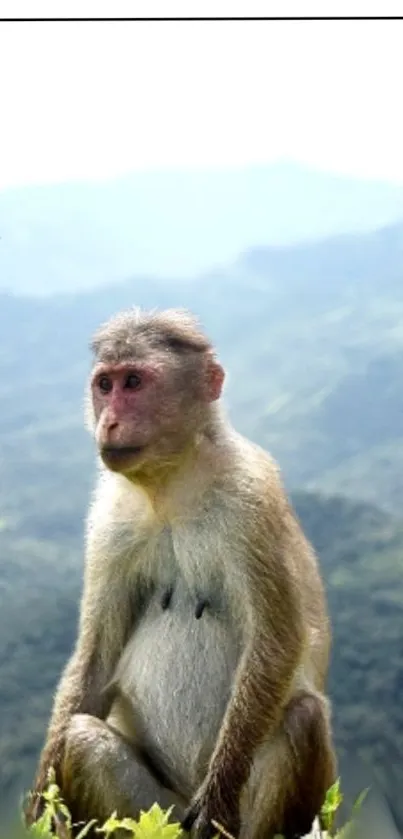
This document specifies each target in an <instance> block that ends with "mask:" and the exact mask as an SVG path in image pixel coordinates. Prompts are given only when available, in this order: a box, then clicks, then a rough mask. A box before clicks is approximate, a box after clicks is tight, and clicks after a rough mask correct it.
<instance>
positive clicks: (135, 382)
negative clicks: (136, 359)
mask: <svg viewBox="0 0 403 839" xmlns="http://www.w3.org/2000/svg"><path fill="white" fill-rule="evenodd" d="M140 384H141V378H140V376H138V375H137V373H129V375H128V376H127V378H126V381H125V387H127V388H129V389H130V390H134V389H135V388H136V387H139V385H140Z"/></svg>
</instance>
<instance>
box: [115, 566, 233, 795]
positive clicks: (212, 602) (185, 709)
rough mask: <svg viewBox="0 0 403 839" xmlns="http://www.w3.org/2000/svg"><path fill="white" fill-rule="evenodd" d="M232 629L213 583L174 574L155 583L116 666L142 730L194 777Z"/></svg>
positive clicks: (225, 684) (217, 706)
mask: <svg viewBox="0 0 403 839" xmlns="http://www.w3.org/2000/svg"><path fill="white" fill-rule="evenodd" d="M239 635H240V627H239V625H237V624H236V622H235V621H233V619H232V618H231V613H230V609H229V605H228V603H227V602H226V599H225V596H224V595H223V591H222V589H221V588H220V586H219V585H218V584H216V585H215V583H214V580H212V581H211V583H209V584H208V585H207V586H206V585H204V586H203V588H201V587H200V586H195V585H193V586H192V585H189V582H188V581H187V580H185V579H184V578H183V577H182V576H181V575H180V574H179V573H177V574H176V575H175V577H172V578H171V579H170V580H164V581H163V582H160V583H158V584H156V585H155V588H154V591H153V594H152V596H150V599H149V601H148V603H147V606H146V608H145V609H144V612H143V616H142V618H141V620H140V622H139V623H138V625H137V626H136V628H135V630H134V632H133V635H132V637H131V639H130V641H129V643H128V645H127V647H126V649H125V650H124V653H123V655H122V658H121V661H120V663H119V666H118V671H117V677H118V681H119V684H120V686H121V688H122V690H123V691H124V693H125V695H126V697H128V698H129V699H130V700H131V701H132V703H133V706H134V707H135V709H137V710H138V711H139V712H140V714H141V718H142V721H143V725H144V726H145V728H146V730H147V732H148V736H151V738H152V741H153V742H154V743H155V745H156V746H157V747H158V750H159V751H161V752H162V753H163V754H165V755H167V756H169V759H170V761H173V765H175V766H176V767H178V768H181V774H182V773H183V772H185V773H188V777H189V772H190V775H191V776H193V777H194V782H195V783H196V779H197V778H199V776H200V773H202V772H203V767H204V765H205V763H206V761H208V760H209V757H210V754H211V751H212V749H213V747H214V743H215V740H216V737H217V734H218V730H219V727H220V724H221V721H222V718H223V715H224V712H225V708H226V705H227V702H228V699H229V695H230V690H231V685H232V681H233V676H234V671H235V668H236V665H237V662H238V658H239V649H240V641H239Z"/></svg>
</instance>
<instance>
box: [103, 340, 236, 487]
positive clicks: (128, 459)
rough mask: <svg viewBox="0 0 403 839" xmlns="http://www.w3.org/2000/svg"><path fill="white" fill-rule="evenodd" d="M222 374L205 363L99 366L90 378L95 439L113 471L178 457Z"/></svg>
mask: <svg viewBox="0 0 403 839" xmlns="http://www.w3.org/2000/svg"><path fill="white" fill-rule="evenodd" d="M222 380H223V371H222V368H221V367H220V365H218V364H217V363H216V362H210V363H208V362H207V359H206V358H203V359H201V358H200V356H199V357H198V358H197V364H195V360H194V359H183V358H182V359H180V362H179V361H178V360H177V359H175V358H167V357H165V358H159V357H158V355H154V358H153V360H152V361H145V360H139V361H133V362H123V363H113V364H112V363H98V364H97V365H96V366H95V368H94V371H93V375H92V378H91V396H92V412H93V418H94V432H95V439H96V443H97V446H98V449H99V453H100V455H101V458H102V460H103V462H104V464H105V466H107V467H108V469H110V470H111V471H113V472H121V473H123V474H126V475H128V474H130V473H133V472H136V471H138V470H139V469H141V468H143V467H144V466H145V465H148V464H151V462H155V461H158V460H163V459H170V458H171V457H172V456H174V455H177V454H180V453H181V451H182V450H183V448H184V447H185V446H186V443H187V441H188V440H189V438H190V436H191V435H193V434H194V433H195V432H196V431H197V430H198V428H199V427H201V424H202V422H203V417H204V416H205V415H206V409H207V407H208V405H209V403H210V402H211V401H212V400H213V399H216V398H218V396H219V394H220V391H221V385H222Z"/></svg>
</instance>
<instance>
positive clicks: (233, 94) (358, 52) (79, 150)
mask: <svg viewBox="0 0 403 839" xmlns="http://www.w3.org/2000/svg"><path fill="white" fill-rule="evenodd" d="M148 2H149V7H148V8H151V5H152V4H151V0H148ZM53 4H54V0H53ZM17 5H18V4H17V2H15V6H13V8H16V7H17ZM35 5H36V6H38V5H40V4H39V3H36V4H35ZM44 5H46V4H44V3H42V6H44ZM250 5H251V6H252V0H250ZM311 5H312V4H311ZM369 5H370V0H366V6H367V8H369ZM117 6H118V2H116V7H117ZM215 7H216V8H217V7H218V3H216V4H215ZM235 7H236V0H232V8H233V9H234V10H235ZM349 7H350V8H351V2H350V4H349ZM53 8H54V5H53ZM69 8H70V9H71V8H72V3H70V5H69ZM81 8H83V4H81ZM97 8H98V9H99V13H102V11H101V8H102V0H99V2H98V3H97ZM204 8H205V9H206V4H205V5H204ZM339 8H340V3H339ZM244 9H245V4H244ZM108 11H109V13H110V12H111V5H110V4H109V9H108ZM45 13H46V12H45ZM234 13H235V11H234ZM402 43H403V21H397V22H396V21H380V22H376V21H333V22H331V21H326V22H320V21H315V22H298V21H294V22H293V21H288V22H280V21H277V22H230V21H229V22H224V23H221V22H215V23H213V22H199V23H197V22H193V23H185V22H179V23H175V22H168V23H162V22H160V23H158V22H154V23H146V22H143V23H124V22H121V23H73V22H69V23H16V24H11V23H0V79H1V98H0V114H1V116H0V152H1V153H0V188H3V187H5V186H9V185H14V184H26V183H31V182H44V181H52V180H67V179H71V178H89V177H109V176H111V175H114V174H117V173H119V172H125V171H129V170H133V169H139V168H144V167H147V168H150V167H152V168H155V167H176V166H180V167H184V166H208V165H217V166H224V165H230V164H244V163H255V162H265V161H271V160H273V159H275V158H293V159H295V160H299V161H304V162H307V163H309V164H312V165H314V166H320V167H324V168H328V169H334V170H339V171H344V172H349V173H353V174H356V175H362V176H370V177H375V176H380V177H384V178H389V179H393V180H399V181H402V182H403V119H402V115H401V112H402V104H401V103H402V93H401V89H402V80H403V49H402Z"/></svg>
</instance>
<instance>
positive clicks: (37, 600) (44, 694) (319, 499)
mask: <svg viewBox="0 0 403 839" xmlns="http://www.w3.org/2000/svg"><path fill="white" fill-rule="evenodd" d="M402 255H403V227H401V226H399V225H395V226H393V227H388V228H384V229H381V230H379V231H378V232H376V233H368V234H365V235H364V234H363V235H360V236H350V237H341V238H338V239H329V240H324V241H322V242H318V243H311V244H304V245H298V246H294V247H292V248H282V247H277V248H259V249H253V250H249V251H247V252H245V253H244V254H243V255H241V256H240V257H239V258H238V259H237V260H236V261H235V262H234V263H231V264H229V265H228V266H227V267H226V268H221V269H220V270H216V271H211V272H210V273H208V274H205V275H202V276H200V277H199V278H198V279H196V280H194V281H192V282H187V283H184V281H183V280H175V279H171V280H169V281H168V280H162V279H160V280H158V279H153V278H151V277H149V278H147V280H146V279H145V278H144V277H138V278H133V279H128V280H127V281H125V282H124V283H115V284H114V285H110V286H105V287H103V288H99V289H97V290H96V291H93V292H86V293H81V294H66V295H53V296H48V297H44V298H42V299H40V298H30V297H20V296H14V295H13V294H11V293H4V294H2V295H1V296H0V403H1V411H0V598H1V609H0V710H1V713H2V727H1V734H0V758H1V760H0V791H1V795H2V797H3V803H4V802H5V803H7V804H8V805H10V802H11V801H14V800H15V795H16V794H17V793H18V791H19V790H20V788H21V785H22V784H23V783H25V782H26V781H27V780H28V779H29V777H30V774H31V772H32V770H33V766H34V763H35V759H36V756H37V753H38V749H39V746H40V743H41V739H42V737H43V734H44V727H45V723H46V719H47V715H48V712H49V708H50V704H51V698H52V691H53V689H54V687H55V684H56V681H57V678H58V675H59V673H60V670H61V667H62V666H63V663H64V662H65V660H66V657H67V655H68V653H69V651H70V649H71V646H72V643H73V639H74V635H75V630H76V615H77V606H78V597H79V593H80V587H81V567H82V566H81V563H82V550H81V544H82V527H83V519H84V515H85V510H86V505H87V502H88V496H89V492H90V488H91V485H92V482H93V478H94V456H93V455H94V453H93V448H92V444H91V441H90V439H89V437H88V436H87V434H86V433H85V432H84V430H83V422H82V413H83V412H82V403H83V388H84V382H85V378H86V375H87V371H88V365H89V354H88V350H87V347H88V343H89V339H90V335H91V332H92V331H93V329H94V328H95V327H96V326H98V324H99V323H100V321H102V320H103V319H105V318H106V317H107V316H109V315H110V314H111V313H112V312H115V311H117V310H118V309H120V308H122V307H124V306H128V305H132V304H141V305H144V306H147V307H149V306H158V307H165V306H169V305H185V306H189V307H190V308H191V309H193V310H194V311H195V312H196V313H198V314H199V315H200V317H201V319H202V321H203V323H204V325H205V326H206V328H207V329H208V331H209V333H210V334H211V336H212V338H213V339H214V341H215V342H216V344H217V347H218V351H219V354H220V357H221V358H222V360H223V361H224V363H225V365H226V367H227V369H228V378H227V384H226V391H225V394H226V396H225V398H226V404H227V409H228V411H229V414H230V416H231V418H232V419H233V421H234V423H235V424H236V425H237V427H238V428H239V430H240V431H243V432H244V433H246V434H248V435H249V436H250V437H252V438H253V439H254V440H256V441H257V442H258V443H261V444H262V445H264V446H266V447H267V448H269V449H271V451H272V452H273V454H274V455H275V457H276V458H277V459H278V460H279V462H280V464H281V466H282V468H283V471H284V474H285V478H286V482H287V486H288V488H289V490H290V491H292V493H293V499H294V501H295V504H296V507H297V511H298V513H299V515H300V517H301V520H302V522H303V524H304V526H305V528H306V530H307V532H308V535H309V536H310V537H311V538H312V540H313V542H314V544H315V545H316V547H317V549H318V551H319V554H320V558H321V562H322V567H323V571H324V576H325V579H326V584H327V590H328V594H329V602H330V606H331V613H332V619H333V624H334V646H333V662H332V672H331V679H330V690H331V695H332V697H333V700H334V708H335V711H334V714H335V725H336V730H337V738H338V743H339V747H340V750H341V751H342V750H343V749H344V748H348V749H349V750H352V752H353V753H356V752H357V753H359V754H361V755H362V756H363V757H364V758H365V759H366V760H368V761H369V762H370V764H371V765H372V766H374V767H375V768H376V770H377V772H378V774H379V777H380V779H381V781H382V783H383V785H384V789H385V790H386V791H387V793H388V797H389V799H390V801H391V802H393V806H394V808H395V811H396V815H397V817H398V819H399V824H400V826H401V828H403V804H402V802H401V796H399V790H400V789H401V786H402V782H403V770H402V766H403V714H402V703H401V692H402V689H403V645H402V631H403V573H402V572H403V515H402V512H401V497H402V490H403V479H402V466H403V401H402V384H401V383H402V381H403V353H402V350H403V262H402ZM307 490H309V492H307ZM338 495H339V496H341V495H342V496H343V497H337V496H338Z"/></svg>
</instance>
